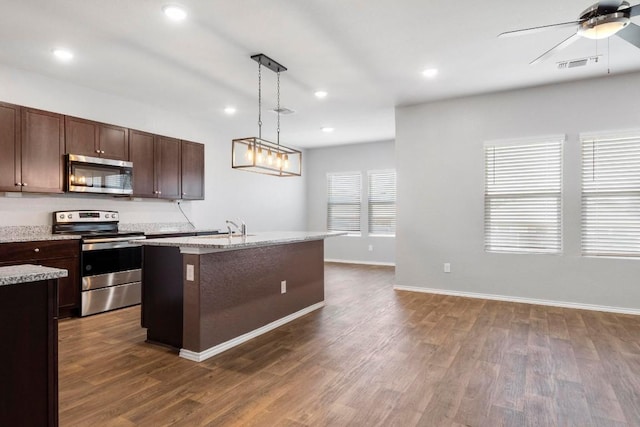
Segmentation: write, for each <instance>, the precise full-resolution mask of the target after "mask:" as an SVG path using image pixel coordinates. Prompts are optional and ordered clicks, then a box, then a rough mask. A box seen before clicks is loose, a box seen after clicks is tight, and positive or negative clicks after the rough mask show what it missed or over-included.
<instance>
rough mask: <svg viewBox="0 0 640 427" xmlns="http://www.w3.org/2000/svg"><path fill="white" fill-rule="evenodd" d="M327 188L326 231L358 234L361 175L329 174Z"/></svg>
mask: <svg viewBox="0 0 640 427" xmlns="http://www.w3.org/2000/svg"><path fill="white" fill-rule="evenodd" d="M327 187H328V191H327V192H328V201H327V229H328V230H329V231H348V232H349V233H360V210H361V208H360V205H361V196H360V194H361V192H362V178H361V174H360V173H359V172H358V173H341V174H329V175H328V184H327Z"/></svg>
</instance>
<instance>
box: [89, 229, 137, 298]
mask: <svg viewBox="0 0 640 427" xmlns="http://www.w3.org/2000/svg"><path fill="white" fill-rule="evenodd" d="M125 239H127V240H129V239H130V238H125ZM81 266H82V290H83V291H87V290H91V289H99V288H104V287H108V286H117V285H122V284H126V283H131V282H139V281H140V277H141V273H140V269H141V267H142V247H141V246H140V245H136V244H132V243H129V242H128V241H114V242H99V241H98V242H91V241H85V242H83V245H82V260H81Z"/></svg>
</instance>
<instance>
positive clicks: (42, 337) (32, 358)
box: [0, 280, 58, 427]
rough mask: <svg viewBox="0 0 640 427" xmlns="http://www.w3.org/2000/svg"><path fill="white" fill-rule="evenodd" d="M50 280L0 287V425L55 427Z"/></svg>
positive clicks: (55, 369)
mask: <svg viewBox="0 0 640 427" xmlns="http://www.w3.org/2000/svg"><path fill="white" fill-rule="evenodd" d="M56 313H57V296H56V282H55V280H48V281H39V282H33V283H20V284H16V285H7V286H0V324H2V325H3V327H2V328H0V342H2V343H3V346H4V348H5V349H6V350H3V351H2V352H0V378H2V383H1V385H0V421H1V422H2V425H3V426H49V427H53V426H58V320H57V318H56Z"/></svg>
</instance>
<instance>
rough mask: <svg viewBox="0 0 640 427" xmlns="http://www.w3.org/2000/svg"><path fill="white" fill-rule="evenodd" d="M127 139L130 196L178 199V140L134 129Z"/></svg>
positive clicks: (179, 180) (179, 151) (179, 163)
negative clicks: (131, 177) (131, 181)
mask: <svg viewBox="0 0 640 427" xmlns="http://www.w3.org/2000/svg"><path fill="white" fill-rule="evenodd" d="M129 138H130V139H129V160H130V161H131V162H133V195H134V196H137V197H155V198H159V199H180V198H181V196H180V193H181V191H180V188H181V185H180V184H181V176H180V170H181V167H180V166H181V162H180V153H181V149H180V148H181V147H180V140H179V139H174V138H168V137H166V136H159V135H153V134H150V133H146V132H140V131H137V130H133V129H132V130H131V131H130V135H129Z"/></svg>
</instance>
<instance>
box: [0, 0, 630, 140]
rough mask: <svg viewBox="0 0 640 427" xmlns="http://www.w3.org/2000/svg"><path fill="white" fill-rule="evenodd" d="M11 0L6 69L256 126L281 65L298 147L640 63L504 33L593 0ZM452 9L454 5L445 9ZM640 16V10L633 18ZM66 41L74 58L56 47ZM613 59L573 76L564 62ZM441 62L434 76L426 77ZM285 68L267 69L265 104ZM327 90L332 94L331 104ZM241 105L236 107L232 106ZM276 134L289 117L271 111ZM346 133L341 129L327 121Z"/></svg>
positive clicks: (606, 45) (619, 44)
mask: <svg viewBox="0 0 640 427" xmlns="http://www.w3.org/2000/svg"><path fill="white" fill-rule="evenodd" d="M178 2H179V4H181V5H182V6H184V8H185V9H186V10H187V12H188V17H187V19H186V20H184V21H182V22H179V23H176V22H172V21H169V20H168V19H167V18H166V17H165V16H164V14H163V13H162V7H163V6H164V5H166V4H167V3H169V2H166V1H162V0H135V1H132V0H108V1H105V0H20V1H16V0H0V5H1V6H2V14H0V63H2V64H5V65H8V66H10V67H14V68H18V69H24V70H29V71H32V72H36V73H39V74H42V75H45V76H48V77H52V78H55V79H60V80H64V81H68V82H72V83H74V84H77V85H80V86H84V87H89V88H93V89H96V90H99V91H103V92H107V93H110V94H114V95H118V96H121V97H125V98H129V99H133V100H136V101H140V102H143V103H147V104H151V105H155V106H158V107H161V108H164V109H167V110H170V111H176V112H180V113H181V114H185V115H187V116H190V117H192V118H194V119H197V120H201V121H207V122H210V123H214V124H215V125H216V126H219V127H225V129H228V130H230V131H232V132H234V134H236V133H237V136H238V137H245V136H254V135H255V134H257V64H256V63H255V62H254V61H252V60H251V59H250V58H249V57H250V56H251V55H252V54H256V53H264V54H266V55H268V56H270V57H271V58H273V59H274V60H276V61H278V62H280V63H281V64H283V65H284V66H286V67H287V68H288V71H286V72H284V73H282V76H281V86H282V95H281V99H282V106H284V107H287V108H290V109H292V110H294V111H295V113H294V114H293V115H289V116H283V117H282V134H281V135H282V137H281V142H282V143H283V144H286V145H292V146H297V147H303V148H305V147H321V146H328V145H334V144H345V143H356V142H369V141H381V140H388V139H393V138H394V136H395V124H394V107H395V106H398V105H409V104H415V103H421V102H425V101H431V100H437V99H444V98H449V97H457V96H462V95H468V94H477V93H484V92H491V91H497V90H505V89H511V88H517V87H525V86H535V85H540V84H546V83H552V82H560V81H567V80H575V79H583V78H589V77H595V76H604V75H606V74H607V70H608V69H610V70H611V73H612V74H618V73H625V72H630V71H636V70H640V49H637V48H635V47H634V46H632V45H630V44H629V43H627V42H625V41H624V40H622V39H620V38H618V37H612V38H611V39H609V40H601V41H599V42H596V41H594V40H587V39H580V40H578V41H577V42H576V43H575V44H573V45H571V46H570V47H568V48H567V49H565V50H564V51H562V52H561V53H560V54H559V55H556V56H555V57H553V58H552V59H551V60H549V61H548V62H546V63H542V64H539V65H536V66H530V65H528V63H529V62H530V61H531V60H532V59H534V58H536V57H537V56H539V55H540V54H541V53H543V52H544V51H546V50H547V49H550V48H551V47H553V46H554V45H555V44H557V43H558V42H560V41H561V40H563V39H565V38H566V37H568V36H569V35H570V34H571V33H572V31H573V30H572V29H567V28H565V29H557V30H553V31H547V32H543V33H538V34H533V35H527V36H521V37H513V38H497V37H496V36H497V34H499V33H501V32H503V31H508V30H513V29H519V28H526V27H532V26H539V25H545V24H552V23H558V22H565V21H571V20H574V19H576V18H577V17H578V15H579V13H580V12H581V11H582V10H583V9H585V8H587V7H588V6H589V5H590V4H591V3H590V1H589V0H587V1H583V0H563V1H562V2H558V1H557V0H537V1H535V2H534V1H530V2H521V1H514V0H511V1H506V0H486V1H484V2H479V1H472V0H462V1H459V2H454V3H442V2H435V1H431V0H395V1H393V0H304V1H301V0H298V1H295V0H234V1H229V0H178ZM443 6H444V7H443ZM633 20H634V21H635V23H637V24H640V22H639V21H640V17H637V18H634V19H633ZM54 47H66V48H68V49H70V50H72V51H73V52H74V55H75V56H74V59H73V60H72V61H71V62H69V63H67V64H61V63H59V62H58V61H56V60H55V59H54V58H53V56H52V54H51V50H52V49H53V48H54ZM596 54H598V55H603V56H602V57H601V60H600V61H599V63H597V64H591V65H588V66H586V67H581V68H574V69H565V70H560V69H558V68H557V66H556V61H560V60H571V59H578V58H582V57H587V56H593V55H596ZM430 67H435V68H438V69H439V74H438V75H437V76H436V77H435V78H433V79H427V78H425V77H423V76H422V74H421V72H422V71H423V70H424V69H425V68H430ZM275 86H276V80H275V74H274V73H272V72H271V71H269V70H265V71H264V72H263V98H264V110H265V111H266V110H267V109H269V108H274V107H275ZM318 89H324V90H326V91H328V93H329V95H328V96H327V97H326V98H325V99H323V100H319V99H317V98H316V97H315V96H314V92H315V91H316V90H318ZM228 105H232V106H235V107H236V108H237V112H236V114H234V115H232V116H229V115H226V114H225V113H224V112H223V110H224V108H225V107H226V106H228ZM263 121H264V127H263V137H265V138H266V139H272V140H273V139H274V135H275V122H276V116H275V114H272V113H266V112H265V113H263ZM324 126H329V127H333V128H335V131H334V132H332V133H324V132H321V130H320V128H321V127H324Z"/></svg>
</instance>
